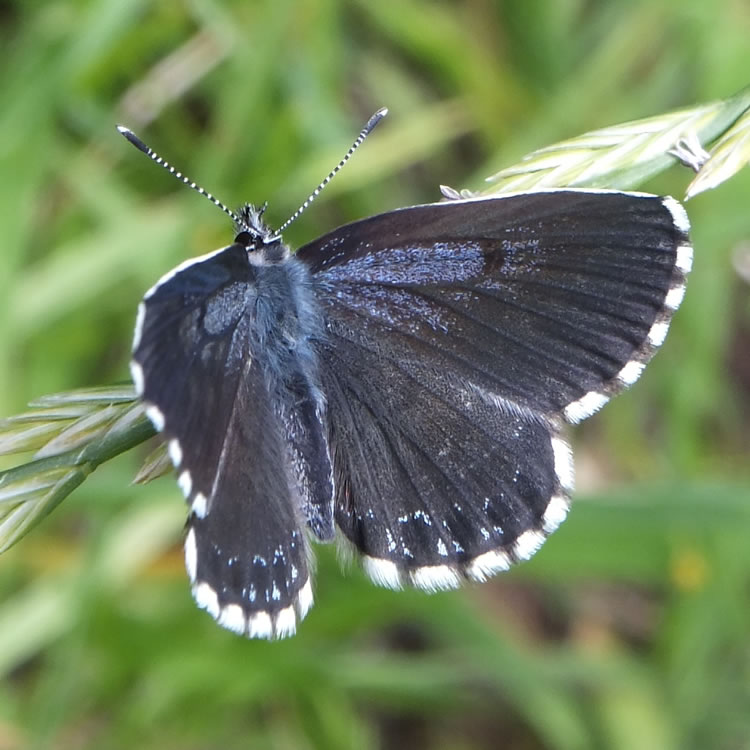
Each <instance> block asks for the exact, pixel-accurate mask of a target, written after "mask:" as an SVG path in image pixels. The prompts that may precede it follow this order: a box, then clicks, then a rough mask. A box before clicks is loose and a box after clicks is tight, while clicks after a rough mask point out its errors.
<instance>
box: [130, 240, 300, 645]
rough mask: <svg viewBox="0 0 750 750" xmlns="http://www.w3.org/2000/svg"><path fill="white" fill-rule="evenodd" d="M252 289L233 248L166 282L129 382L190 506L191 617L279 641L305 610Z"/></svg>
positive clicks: (139, 342)
mask: <svg viewBox="0 0 750 750" xmlns="http://www.w3.org/2000/svg"><path fill="white" fill-rule="evenodd" d="M256 302H257V289H256V285H255V283H254V269H253V268H252V267H251V266H250V264H249V263H248V258H247V252H246V249H245V248H244V247H241V246H240V245H232V246H230V247H228V248H225V249H223V250H220V251H218V252H216V253H212V254H210V255H207V256H203V257H201V258H198V259H195V260H192V261H188V262H187V263H184V264H182V265H181V266H179V267H178V268H176V269H175V270H174V271H172V272H171V273H169V274H167V275H166V276H165V277H163V278H162V279H161V280H160V281H159V282H158V283H157V284H156V285H155V286H154V287H153V288H152V289H151V290H150V291H149V292H148V293H147V294H146V296H145V297H144V300H143V302H142V303H141V306H140V308H139V313H138V323H137V325H136V333H135V341H134V346H133V359H132V362H131V371H132V375H133V380H134V382H135V384H136V389H137V391H138V394H139V395H140V396H141V398H142V399H143V401H144V402H145V404H146V407H147V409H146V411H147V414H148V416H149V417H150V419H151V421H152V422H153V423H154V425H155V426H156V428H157V429H159V430H160V431H161V432H162V433H163V434H164V437H165V439H166V441H167V446H168V449H169V455H170V457H171V459H172V462H173V463H174V465H175V468H176V469H177V472H178V483H179V485H180V487H181V489H182V491H183V493H184V495H185V497H186V500H187V502H188V504H189V505H190V515H189V518H188V523H187V534H186V538H185V561H186V567H187V570H188V574H189V576H190V580H191V583H192V591H193V595H194V597H195V599H196V602H197V603H198V605H199V606H200V607H202V608H204V609H206V610H208V612H209V613H210V614H211V615H212V616H213V617H214V618H216V619H217V621H218V622H219V624H221V625H223V626H224V627H226V628H229V629H230V630H233V631H235V632H239V633H243V634H245V635H248V636H249V637H266V638H271V637H283V636H285V635H290V634H292V633H293V632H294V630H295V627H296V622H297V620H298V619H301V618H302V617H304V615H305V614H306V612H307V610H308V609H309V608H310V606H311V605H312V590H311V586H310V571H309V566H308V549H307V543H306V540H305V537H304V534H303V532H302V526H303V520H302V519H301V518H300V511H299V508H300V500H299V498H298V496H297V494H296V490H295V483H296V482H295V480H293V479H290V478H289V477H290V470H289V463H290V458H289V454H288V450H289V448H288V445H287V444H286V442H285V441H284V439H283V436H284V430H283V429H282V426H281V424H280V419H279V415H278V413H277V411H276V410H275V409H274V408H273V404H272V400H271V399H270V398H269V393H268V387H267V385H266V381H265V380H264V377H263V372H262V368H261V366H260V364H259V362H258V361H257V358H254V357H253V353H252V351H251V344H250V342H251V341H252V337H253V331H254V330H255V328H256V327H257V321H256V311H257V304H256Z"/></svg>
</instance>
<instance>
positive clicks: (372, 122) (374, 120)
mask: <svg viewBox="0 0 750 750" xmlns="http://www.w3.org/2000/svg"><path fill="white" fill-rule="evenodd" d="M387 114H388V108H387V107H382V108H381V109H379V110H378V111H377V112H376V113H375V114H374V115H373V116H372V117H371V118H370V119H369V120H368V121H367V124H366V125H365V126H364V127H363V128H362V130H361V131H360V133H359V135H358V136H357V138H356V140H355V141H354V143H352V145H351V147H350V148H349V150H348V151H347V152H346V153H345V154H344V158H343V159H342V160H341V161H340V162H339V163H338V164H337V165H336V166H335V167H334V168H333V169H332V170H331V171H330V172H329V174H328V177H326V178H325V180H323V182H321V183H320V185H318V187H316V188H315V190H313V191H312V193H310V195H309V196H308V197H307V200H306V201H305V202H304V203H303V204H302V205H301V206H300V207H299V208H298V209H297V210H296V211H295V212H294V213H293V214H292V215H291V216H290V217H289V218H288V219H287V220H286V221H285V222H284V223H283V224H282V225H281V227H279V229H278V230H277V231H276V234H277V235H280V234H281V233H282V232H283V231H284V230H285V229H286V228H287V227H288V226H289V225H290V224H291V223H292V222H293V221H294V220H295V219H297V217H298V216H299V215H300V214H301V213H302V212H303V211H304V210H305V209H306V208H307V207H308V206H309V205H310V204H311V203H312V202H313V201H314V200H315V199H316V198H317V197H318V195H320V192H321V191H322V190H323V188H324V187H325V186H326V185H327V184H328V183H329V182H330V181H331V180H332V179H333V178H334V177H335V176H336V175H337V174H338V173H339V171H340V170H341V167H343V166H344V164H346V162H348V161H349V159H350V158H351V156H352V154H353V153H354V152H355V151H356V150H357V149H358V148H359V147H360V146H361V145H362V141H364V139H365V138H367V136H368V135H370V133H372V131H373V129H374V128H375V126H376V125H377V124H378V123H379V122H380V121H381V120H382V119H383V118H384V117H385V116H386V115H387Z"/></svg>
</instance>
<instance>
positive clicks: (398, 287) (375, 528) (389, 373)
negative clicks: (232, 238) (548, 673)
mask: <svg viewBox="0 0 750 750" xmlns="http://www.w3.org/2000/svg"><path fill="white" fill-rule="evenodd" d="M687 229H688V222H687V217H686V215H685V213H684V211H683V209H682V208H681V207H680V206H679V204H677V203H676V202H675V201H672V200H671V199H661V198H657V197H655V196H646V195H642V194H625V193H615V192H594V191H573V190H571V191H550V192H541V193H529V194H522V195H516V196H508V197H503V198H495V199H481V200H469V201H454V202H448V203H442V204H434V205H427V206H416V207H413V208H407V209H402V210H399V211H394V212H391V213H389V214H384V215H382V216H376V217H372V218H369V219H365V220H363V221H360V222H356V223H354V224H351V225H348V226H345V227H341V228H340V229H338V230H335V231H334V232H332V233H330V234H328V235H326V236H324V237H322V238H320V239H319V240H317V241H315V242H313V243H311V244H310V245H307V246H305V247H304V248H302V249H301V250H300V251H299V252H298V253H297V257H298V258H299V259H301V260H303V261H304V262H306V263H308V264H309V265H310V267H311V269H312V270H313V272H314V281H315V289H316V293H317V295H318V299H319V303H320V304H321V306H322V309H323V311H324V317H325V320H326V326H327V334H328V336H327V339H326V341H325V342H324V343H323V344H322V345H321V362H322V365H321V366H322V367H323V370H324V376H323V378H324V382H325V383H326V389H327V394H326V395H327V397H328V399H329V408H328V414H329V434H330V439H331V446H332V453H333V456H334V469H335V472H336V478H337V491H338V494H337V510H336V519H337V522H338V524H339V526H340V527H341V529H342V531H343V532H344V534H345V535H346V536H347V538H348V539H349V540H350V541H351V542H352V543H353V544H354V545H355V546H356V547H357V548H358V549H359V550H360V552H362V553H363V554H364V555H365V556H366V562H365V567H366V569H367V570H368V572H369V573H370V575H371V576H372V577H373V579H375V580H376V581H378V582H379V583H384V584H385V585H391V586H398V585H401V584H402V583H403V582H405V581H410V582H412V583H415V584H417V585H419V586H422V587H424V588H441V587H448V586H453V585H456V584H457V583H458V582H459V580H460V578H461V577H462V576H468V577H471V578H483V577H484V576H485V575H486V574H489V573H493V572H496V571H497V570H501V569H503V568H505V567H507V566H508V564H509V563H510V562H511V561H512V560H514V559H517V558H523V557H528V556H529V555H530V554H531V553H533V551H534V550H535V549H536V547H538V546H539V544H540V543H541V541H542V540H543V538H544V536H545V535H546V534H547V533H548V532H549V531H551V530H552V529H553V528H555V526H556V525H557V524H558V523H559V522H560V521H561V520H562V518H564V516H565V512H566V510H567V493H568V492H569V490H570V488H571V485H572V469H571V467H570V458H569V452H568V450H567V447H566V446H565V443H564V442H563V441H562V439H561V438H560V436H559V430H560V425H561V422H562V421H563V419H567V420H568V421H571V422H574V421H578V420H580V419H583V418H585V417H586V416H589V415H590V414H591V413H592V412H593V411H595V410H596V409H597V408H599V407H600V406H601V405H602V404H603V403H604V402H605V401H606V400H607V399H608V398H609V397H610V396H611V395H613V394H614V393H616V392H617V391H619V390H621V389H622V388H623V387H625V386H627V385H630V384H631V383H632V382H634V381H635V380H636V379H637V377H638V375H639V374H640V372H641V370H642V368H643V365H644V364H645V363H646V362H647V361H648V359H649V358H650V357H651V356H652V354H653V353H654V351H655V350H656V348H658V346H659V345H660V344H661V342H662V341H663V339H664V335H665V333H666V328H667V325H668V323H669V319H670V317H671V314H672V312H673V311H674V309H675V308H676V307H677V306H678V305H679V302H680V300H681V297H682V293H683V291H684V282H685V274H686V272H687V271H688V270H689V266H690V260H691V257H692V256H691V251H690V247H689V244H688V239H687Z"/></svg>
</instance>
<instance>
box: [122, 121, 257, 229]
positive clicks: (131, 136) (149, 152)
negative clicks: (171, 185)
mask: <svg viewBox="0 0 750 750" xmlns="http://www.w3.org/2000/svg"><path fill="white" fill-rule="evenodd" d="M117 129H118V130H119V131H120V133H121V134H122V135H124V136H125V138H127V139H128V140H129V141H130V142H131V143H132V144H133V145H134V146H135V147H136V148H137V149H138V150H139V151H143V153H144V154H146V156H148V157H149V158H150V159H151V160H152V161H155V162H156V163H157V164H158V165H159V166H160V167H164V169H166V170H167V172H169V173H170V174H172V175H174V176H175V177H176V178H177V179H178V180H179V181H180V182H182V183H184V184H185V185H187V186H188V187H190V188H193V190H195V191H196V192H198V193H200V194H201V195H202V196H204V197H205V198H208V200H210V201H211V203H213V204H214V205H215V206H218V207H219V208H220V209H221V210H222V211H223V212H224V213H225V214H226V215H227V216H229V218H230V219H232V221H233V222H234V224H235V226H237V227H243V228H244V229H247V230H248V231H250V232H251V233H254V232H253V231H252V227H246V226H245V222H244V221H242V220H241V219H240V218H239V217H238V216H237V214H235V213H234V211H232V210H230V209H229V208H227V207H226V206H225V205H224V204H223V203H222V202H221V201H220V200H219V199H218V198H215V197H214V196H213V195H211V193H209V192H208V190H204V189H203V188H202V187H201V186H200V185H198V184H196V183H195V182H193V181H192V180H191V179H190V178H189V177H185V175H184V174H182V172H179V171H178V170H176V169H175V168H174V167H173V166H172V165H171V164H170V163H169V162H167V161H165V160H164V159H162V158H161V156H159V154H157V153H156V151H154V150H153V149H152V148H151V147H150V146H147V145H146V144H145V143H144V142H143V141H142V140H141V139H140V138H139V137H138V136H137V135H136V134H135V133H134V132H133V131H132V130H130V129H129V128H126V127H124V126H123V125H118V126H117Z"/></svg>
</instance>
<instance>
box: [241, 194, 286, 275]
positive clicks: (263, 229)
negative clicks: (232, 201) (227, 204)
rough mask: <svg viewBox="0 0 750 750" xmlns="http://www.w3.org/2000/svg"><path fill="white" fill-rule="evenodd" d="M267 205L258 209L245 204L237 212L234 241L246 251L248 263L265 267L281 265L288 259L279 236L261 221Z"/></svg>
mask: <svg viewBox="0 0 750 750" xmlns="http://www.w3.org/2000/svg"><path fill="white" fill-rule="evenodd" d="M266 206H267V204H266V203H264V204H263V205H262V206H261V207H260V208H255V206H253V205H251V204H250V203H246V204H245V205H244V206H242V207H241V208H240V209H239V211H238V212H237V219H238V220H237V221H236V222H235V231H236V232H237V234H236V235H235V238H234V241H235V243H236V244H238V245H242V246H243V247H244V248H245V250H246V251H247V256H248V259H249V260H250V263H252V264H253V265H257V266H265V265H270V264H273V263H281V262H283V261H284V260H286V259H287V258H288V257H289V249H288V248H287V247H286V246H285V245H284V243H283V242H282V241H281V235H280V234H279V233H278V232H274V231H273V230H272V229H271V228H270V227H269V226H268V225H267V224H265V223H264V221H263V213H264V212H265V210H266Z"/></svg>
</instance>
